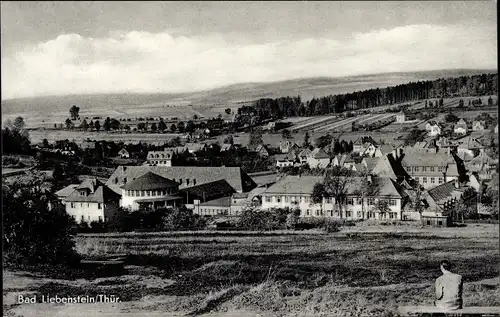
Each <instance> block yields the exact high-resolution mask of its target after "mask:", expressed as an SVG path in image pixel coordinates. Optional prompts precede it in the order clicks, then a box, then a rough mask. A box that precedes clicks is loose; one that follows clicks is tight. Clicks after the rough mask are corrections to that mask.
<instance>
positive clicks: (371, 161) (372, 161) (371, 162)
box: [363, 157, 380, 172]
mask: <svg viewBox="0 0 500 317" xmlns="http://www.w3.org/2000/svg"><path fill="white" fill-rule="evenodd" d="M379 161H380V158H378V157H365V158H363V162H365V164H366V168H367V169H368V171H370V172H371V170H373V168H374V167H375V166H376V165H377V163H378V162H379Z"/></svg>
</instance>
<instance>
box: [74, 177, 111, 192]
mask: <svg viewBox="0 0 500 317" xmlns="http://www.w3.org/2000/svg"><path fill="white" fill-rule="evenodd" d="M102 185H104V183H103V182H101V181H100V180H98V179H96V178H87V179H85V180H84V181H82V182H81V183H80V185H77V186H76V187H75V189H90V192H92V193H93V192H95V191H96V189H97V188H98V187H99V186H102Z"/></svg>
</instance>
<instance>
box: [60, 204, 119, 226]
mask: <svg viewBox="0 0 500 317" xmlns="http://www.w3.org/2000/svg"><path fill="white" fill-rule="evenodd" d="M65 205H66V212H67V213H68V215H70V216H72V217H73V218H74V219H75V221H76V222H77V223H80V222H82V220H84V221H86V222H88V223H90V222H92V221H99V220H101V221H104V209H105V208H106V207H108V208H110V207H111V206H110V205H107V206H105V204H103V203H93V202H89V203H87V202H66V203H65Z"/></svg>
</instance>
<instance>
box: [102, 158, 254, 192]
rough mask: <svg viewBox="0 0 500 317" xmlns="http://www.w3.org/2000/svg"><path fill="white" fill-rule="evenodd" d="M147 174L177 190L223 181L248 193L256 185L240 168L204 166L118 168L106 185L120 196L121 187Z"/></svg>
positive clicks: (237, 190)
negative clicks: (165, 179)
mask: <svg viewBox="0 0 500 317" xmlns="http://www.w3.org/2000/svg"><path fill="white" fill-rule="evenodd" d="M147 172H152V173H155V174H157V175H159V176H161V177H164V178H167V179H169V180H171V181H174V182H176V183H178V184H179V189H184V188H189V187H194V186H197V185H202V184H206V183H211V182H215V181H218V180H225V181H226V182H227V183H228V184H229V185H230V186H231V187H232V188H234V190H235V191H236V192H239V193H243V192H248V191H250V190H252V189H253V188H255V187H256V186H257V185H256V184H255V182H254V181H253V180H252V178H251V177H250V176H248V175H247V174H246V173H245V172H243V171H242V169H241V167H224V166H222V167H205V166H147V165H143V166H119V167H117V168H116V170H115V171H114V172H113V174H112V175H111V176H110V177H109V179H108V180H107V182H106V185H107V186H109V187H110V188H111V189H113V190H114V191H115V192H117V193H120V194H121V186H123V185H125V184H126V183H128V182H130V181H133V180H135V179H137V178H139V177H141V176H142V175H144V174H146V173H147Z"/></svg>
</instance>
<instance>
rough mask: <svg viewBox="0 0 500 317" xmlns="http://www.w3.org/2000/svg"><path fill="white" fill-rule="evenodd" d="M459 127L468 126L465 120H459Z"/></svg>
mask: <svg viewBox="0 0 500 317" xmlns="http://www.w3.org/2000/svg"><path fill="white" fill-rule="evenodd" d="M457 125H467V121H465V120H464V118H461V119H460V120H458V122H457Z"/></svg>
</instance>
